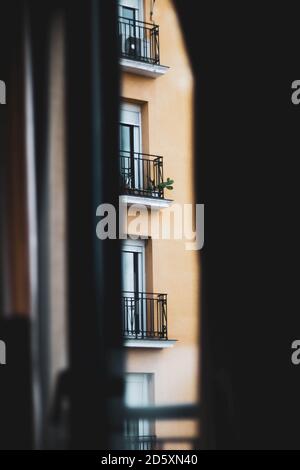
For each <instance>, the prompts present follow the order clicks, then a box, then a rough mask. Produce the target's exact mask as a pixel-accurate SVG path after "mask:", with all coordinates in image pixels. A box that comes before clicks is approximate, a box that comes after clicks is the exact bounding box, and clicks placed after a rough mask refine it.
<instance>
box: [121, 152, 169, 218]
mask: <svg viewBox="0 0 300 470" xmlns="http://www.w3.org/2000/svg"><path fill="white" fill-rule="evenodd" d="M163 181H164V175H163V157H158V156H156V155H149V154H144V153H143V154H142V153H136V152H130V151H128V152H127V151H124V150H121V151H120V190H121V194H122V195H123V196H125V197H123V202H124V203H125V204H142V205H145V206H146V207H152V208H153V209H155V208H156V209H163V208H165V207H169V206H170V205H171V203H172V201H171V200H169V199H165V197H164V189H163Z"/></svg>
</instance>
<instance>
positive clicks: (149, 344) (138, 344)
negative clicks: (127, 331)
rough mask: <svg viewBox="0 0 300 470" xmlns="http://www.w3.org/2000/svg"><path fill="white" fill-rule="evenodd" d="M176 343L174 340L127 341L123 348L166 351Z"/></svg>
mask: <svg viewBox="0 0 300 470" xmlns="http://www.w3.org/2000/svg"><path fill="white" fill-rule="evenodd" d="M176 342H177V340H175V339H168V340H165V339H157V340H156V339H127V340H125V343H124V346H125V347H126V348H143V349H168V348H173V347H174V345H175V343H176Z"/></svg>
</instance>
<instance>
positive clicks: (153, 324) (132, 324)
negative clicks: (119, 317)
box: [122, 292, 168, 340]
mask: <svg viewBox="0 0 300 470" xmlns="http://www.w3.org/2000/svg"><path fill="white" fill-rule="evenodd" d="M122 312H123V335H124V338H126V339H160V340H167V339H168V328H167V294H148V293H145V292H123V295H122Z"/></svg>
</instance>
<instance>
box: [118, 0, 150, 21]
mask: <svg viewBox="0 0 300 470" xmlns="http://www.w3.org/2000/svg"><path fill="white" fill-rule="evenodd" d="M119 15H120V16H121V17H122V18H124V19H125V18H126V19H128V20H134V21H135V20H140V21H143V16H144V15H143V1H142V0H120V1H119Z"/></svg>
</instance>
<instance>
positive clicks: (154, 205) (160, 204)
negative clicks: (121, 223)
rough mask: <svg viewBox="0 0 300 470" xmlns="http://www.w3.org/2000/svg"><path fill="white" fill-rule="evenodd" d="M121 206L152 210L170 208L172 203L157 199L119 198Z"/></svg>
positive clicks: (141, 197) (168, 200)
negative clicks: (135, 206) (141, 207)
mask: <svg viewBox="0 0 300 470" xmlns="http://www.w3.org/2000/svg"><path fill="white" fill-rule="evenodd" d="M120 202H121V203H122V204H127V205H128V206H129V205H133V204H134V205H137V206H139V205H140V206H144V207H148V208H151V209H154V210H160V209H166V208H168V207H170V206H171V204H172V203H173V201H172V200H171V199H159V198H152V197H143V196H127V195H126V196H120Z"/></svg>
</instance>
